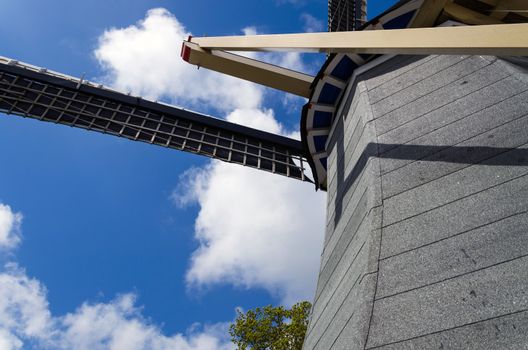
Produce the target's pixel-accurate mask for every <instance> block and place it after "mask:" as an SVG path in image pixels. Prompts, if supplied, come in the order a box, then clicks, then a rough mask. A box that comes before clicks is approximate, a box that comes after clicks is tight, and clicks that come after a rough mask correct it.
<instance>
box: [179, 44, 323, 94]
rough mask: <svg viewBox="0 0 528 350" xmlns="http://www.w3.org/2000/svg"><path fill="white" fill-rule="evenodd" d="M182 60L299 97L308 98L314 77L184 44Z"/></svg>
mask: <svg viewBox="0 0 528 350" xmlns="http://www.w3.org/2000/svg"><path fill="white" fill-rule="evenodd" d="M182 58H183V59H184V60H185V61H187V62H189V63H191V64H194V65H196V66H199V67H204V68H208V69H211V70H214V71H217V72H220V73H224V74H228V75H231V76H234V77H237V78H241V79H244V80H248V81H252V82H254V83H258V84H261V85H264V86H268V87H271V88H274V89H278V90H282V91H285V92H289V93H292V94H295V95H298V96H302V97H306V98H308V97H310V84H311V83H312V82H313V80H314V77H313V76H311V75H308V74H304V73H301V72H297V71H293V70H290V69H286V68H283V67H279V66H275V65H272V64H269V63H265V62H261V61H258V60H253V59H251V58H247V57H244V56H240V55H235V54H232V53H229V52H224V51H220V50H204V49H202V48H200V46H198V44H196V43H194V42H189V41H184V42H183V47H182Z"/></svg>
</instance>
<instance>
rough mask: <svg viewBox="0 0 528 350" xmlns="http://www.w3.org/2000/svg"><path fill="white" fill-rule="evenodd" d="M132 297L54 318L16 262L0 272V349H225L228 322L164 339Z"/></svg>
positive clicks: (42, 293)
mask: <svg viewBox="0 0 528 350" xmlns="http://www.w3.org/2000/svg"><path fill="white" fill-rule="evenodd" d="M135 304H136V298H135V295H133V294H124V295H122V296H119V297H117V298H116V299H115V300H113V301H110V302H108V303H96V304H89V303H84V304H83V305H82V306H80V307H79V308H78V309H77V310H76V311H75V312H73V313H69V314H67V315H64V316H53V315H52V314H51V312H50V310H49V306H48V301H47V298H46V288H45V287H44V286H43V285H42V284H41V283H40V282H39V281H38V280H36V279H32V278H29V277H28V276H27V275H26V273H25V271H24V270H22V269H20V268H19V267H18V266H17V265H15V264H8V265H7V266H6V267H5V268H4V271H3V272H2V273H0V349H1V350H18V349H21V348H23V346H24V344H31V347H32V348H37V349H48V348H53V349H68V350H69V349H75V350H147V349H148V350H227V349H232V345H231V344H230V343H229V339H228V332H227V327H228V325H227V324H226V323H219V324H214V325H211V326H205V327H200V326H195V327H194V329H193V330H192V331H190V332H188V334H179V333H177V334H174V335H171V336H167V335H164V334H163V333H162V332H161V330H160V329H159V328H158V327H157V326H155V325H153V324H151V323H150V322H149V321H148V320H146V319H145V318H144V317H143V316H142V315H141V308H139V307H137V306H136V305H135Z"/></svg>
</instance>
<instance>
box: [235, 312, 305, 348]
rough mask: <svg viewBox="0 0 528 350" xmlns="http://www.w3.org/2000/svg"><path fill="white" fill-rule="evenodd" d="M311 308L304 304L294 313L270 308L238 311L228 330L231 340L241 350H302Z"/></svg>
mask: <svg viewBox="0 0 528 350" xmlns="http://www.w3.org/2000/svg"><path fill="white" fill-rule="evenodd" d="M311 307H312V304H310V303H309V302H307V301H302V302H300V303H297V304H295V305H293V306H292V308H291V309H286V308H284V307H283V306H277V307H272V306H271V305H268V306H265V307H263V308H259V307H258V308H256V309H255V310H248V311H247V312H246V313H242V312H240V311H237V318H236V320H235V323H233V324H231V326H230V327H229V334H230V335H231V340H232V341H233V343H234V344H235V345H236V346H237V348H238V349H239V350H249V349H251V350H301V348H302V344H303V340H304V335H305V334H306V329H307V327H308V316H309V314H310V309H311Z"/></svg>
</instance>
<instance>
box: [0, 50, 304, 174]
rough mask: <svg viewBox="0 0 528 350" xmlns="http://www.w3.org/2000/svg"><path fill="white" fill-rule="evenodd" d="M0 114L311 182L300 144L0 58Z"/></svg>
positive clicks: (285, 138)
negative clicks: (51, 123) (108, 136)
mask: <svg viewBox="0 0 528 350" xmlns="http://www.w3.org/2000/svg"><path fill="white" fill-rule="evenodd" d="M0 112H3V113H6V114H14V115H19V116H23V117H30V118H34V119H38V120H41V121H47V122H53V123H58V124H64V125H69V126H72V127H78V128H83V129H86V130H93V131H98V132H102V133H107V134H111V135H115V136H120V137H124V138H127V139H130V140H134V141H143V142H147V143H151V144H155V145H159V146H164V147H169V148H173V149H177V150H181V151H187V152H192V153H196V154H200V155H204V156H208V157H211V158H214V159H219V160H222V161H226V162H231V163H237V164H241V165H244V166H249V167H253V168H257V169H260V170H265V171H268V172H272V173H275V174H280V175H284V176H287V177H291V178H295V179H299V180H302V181H309V182H311V180H310V179H309V178H308V177H307V176H305V172H304V170H305V168H304V167H305V165H306V164H307V163H306V159H305V155H304V152H303V147H302V144H301V142H300V141H297V140H293V139H290V138H287V137H283V136H279V135H275V134H271V133H267V132H263V131H260V130H256V129H252V128H248V127H245V126H241V125H238V124H234V123H229V122H226V121H224V120H221V119H217V118H213V117H210V116H206V115H203V114H199V113H196V112H192V111H188V110H185V109H181V108H176V107H173V106H169V105H165V104H161V103H158V102H152V101H148V100H144V99H141V98H139V97H133V96H130V95H126V94H123V93H119V92H117V91H114V90H111V89H108V88H104V87H102V86H101V85H95V84H93V83H89V82H84V81H83V80H82V79H75V78H72V77H68V76H66V75H63V74H59V73H55V72H49V71H47V70H45V69H42V68H38V67H35V66H31V65H27V64H22V63H19V62H17V61H13V60H10V59H7V58H2V57H0Z"/></svg>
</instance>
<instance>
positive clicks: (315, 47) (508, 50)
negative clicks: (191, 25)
mask: <svg viewBox="0 0 528 350" xmlns="http://www.w3.org/2000/svg"><path fill="white" fill-rule="evenodd" d="M526 33H528V24H525V23H523V24H502V25H477V26H455V27H435V28H410V29H394V30H366V31H353V32H334V33H302V34H274V35H248V36H225V37H204V38H193V39H192V42H194V43H196V44H198V45H200V47H201V48H206V49H219V50H227V51H274V50H277V51H301V52H327V53H332V52H346V53H366V54H417V55H431V54H448V55H495V56H528V35H526Z"/></svg>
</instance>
